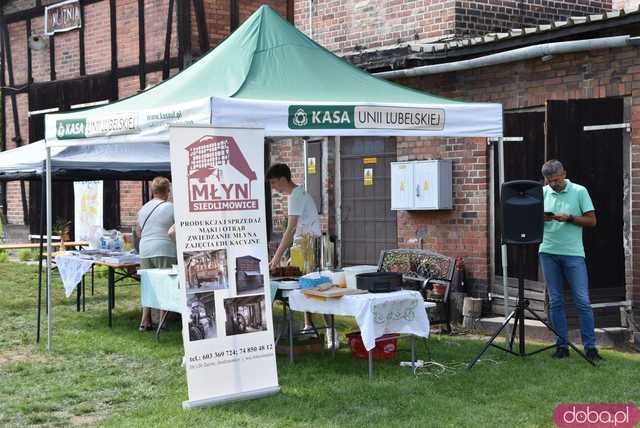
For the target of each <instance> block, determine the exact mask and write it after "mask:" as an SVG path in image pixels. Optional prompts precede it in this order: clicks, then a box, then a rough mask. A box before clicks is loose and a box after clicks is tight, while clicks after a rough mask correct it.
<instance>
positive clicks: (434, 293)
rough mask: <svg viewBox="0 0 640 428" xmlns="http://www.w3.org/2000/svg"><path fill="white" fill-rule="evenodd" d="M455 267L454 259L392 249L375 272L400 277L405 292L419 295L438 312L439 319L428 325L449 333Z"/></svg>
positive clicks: (414, 250)
mask: <svg viewBox="0 0 640 428" xmlns="http://www.w3.org/2000/svg"><path fill="white" fill-rule="evenodd" d="M455 265H456V259H455V257H450V256H445V255H443V254H439V253H435V252H432V251H425V250H418V249H395V250H385V251H382V252H381V253H380V260H379V261H378V271H379V272H398V273H402V277H403V283H404V286H405V287H406V288H410V289H414V290H417V291H420V293H421V294H422V296H423V298H424V300H425V301H427V302H433V303H436V304H437V305H438V306H439V307H440V308H441V310H440V312H441V313H440V318H439V319H436V320H431V319H430V321H431V324H446V328H447V330H448V331H451V322H450V319H449V289H450V288H451V281H452V280H453V274H454V272H455ZM430 318H431V317H430Z"/></svg>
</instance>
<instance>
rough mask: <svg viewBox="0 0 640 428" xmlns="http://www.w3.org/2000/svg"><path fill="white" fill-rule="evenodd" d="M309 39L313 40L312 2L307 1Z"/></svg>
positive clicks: (311, 0) (310, 0)
mask: <svg viewBox="0 0 640 428" xmlns="http://www.w3.org/2000/svg"><path fill="white" fill-rule="evenodd" d="M309 38H310V39H313V0H309Z"/></svg>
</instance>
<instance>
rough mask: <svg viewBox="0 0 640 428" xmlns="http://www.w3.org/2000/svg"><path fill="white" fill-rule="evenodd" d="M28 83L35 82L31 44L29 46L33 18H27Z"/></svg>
mask: <svg viewBox="0 0 640 428" xmlns="http://www.w3.org/2000/svg"><path fill="white" fill-rule="evenodd" d="M26 24H27V25H26V27H27V83H32V82H33V65H32V63H31V57H32V55H31V46H29V38H30V37H31V20H30V19H27V22H26Z"/></svg>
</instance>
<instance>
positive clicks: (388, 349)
mask: <svg viewBox="0 0 640 428" xmlns="http://www.w3.org/2000/svg"><path fill="white" fill-rule="evenodd" d="M399 336H400V335H399V334H397V333H393V334H385V335H384V336H381V337H379V338H378V339H377V340H376V346H375V348H373V350H372V351H371V353H372V356H373V359H374V360H388V359H390V358H393V357H395V356H396V351H397V350H398V337H399ZM347 341H348V342H349V347H350V348H351V355H353V356H354V357H356V358H369V353H368V352H367V350H366V348H365V347H364V343H362V336H360V333H359V332H355V333H349V334H347Z"/></svg>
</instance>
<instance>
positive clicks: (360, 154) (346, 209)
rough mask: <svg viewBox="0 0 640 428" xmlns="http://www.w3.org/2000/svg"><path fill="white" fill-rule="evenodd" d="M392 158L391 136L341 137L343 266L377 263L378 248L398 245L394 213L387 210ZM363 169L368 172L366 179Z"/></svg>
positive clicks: (392, 141) (394, 151)
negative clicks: (369, 173) (370, 174)
mask: <svg viewBox="0 0 640 428" xmlns="http://www.w3.org/2000/svg"><path fill="white" fill-rule="evenodd" d="M395 160H396V142H395V139H394V138H374V137H345V138H342V139H341V142H340V176H341V179H340V184H341V190H340V192H341V215H342V221H341V230H342V232H341V235H342V246H341V250H342V255H341V257H342V260H341V262H342V265H343V266H349V265H358V264H377V263H378V257H379V256H380V252H381V251H382V250H384V249H389V248H395V247H397V245H398V242H397V241H398V240H397V224H396V213H395V211H391V162H392V161H395ZM365 169H367V170H368V171H367V172H371V173H372V177H371V178H370V179H369V178H368V179H367V181H365V179H364V174H365ZM369 177H370V176H369Z"/></svg>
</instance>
